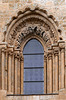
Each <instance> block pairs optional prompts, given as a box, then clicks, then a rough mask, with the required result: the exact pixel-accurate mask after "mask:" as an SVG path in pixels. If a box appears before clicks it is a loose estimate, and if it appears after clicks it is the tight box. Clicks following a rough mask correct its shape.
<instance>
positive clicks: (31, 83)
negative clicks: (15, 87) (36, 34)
mask: <svg viewBox="0 0 66 100" xmlns="http://www.w3.org/2000/svg"><path fill="white" fill-rule="evenodd" d="M23 55H24V87H23V89H24V94H44V49H43V46H42V45H41V43H40V42H39V41H38V40H36V39H31V40H29V41H28V42H27V44H26V45H25V47H24V50H23Z"/></svg>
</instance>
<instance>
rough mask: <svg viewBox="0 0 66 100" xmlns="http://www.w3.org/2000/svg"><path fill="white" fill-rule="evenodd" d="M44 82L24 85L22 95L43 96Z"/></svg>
mask: <svg viewBox="0 0 66 100" xmlns="http://www.w3.org/2000/svg"><path fill="white" fill-rule="evenodd" d="M43 93H44V82H29V83H24V94H43Z"/></svg>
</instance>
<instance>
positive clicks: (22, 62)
mask: <svg viewBox="0 0 66 100" xmlns="http://www.w3.org/2000/svg"><path fill="white" fill-rule="evenodd" d="M23 74H24V58H23V55H22V53H21V94H23V78H24V77H23Z"/></svg>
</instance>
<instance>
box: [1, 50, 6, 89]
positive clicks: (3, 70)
mask: <svg viewBox="0 0 66 100" xmlns="http://www.w3.org/2000/svg"><path fill="white" fill-rule="evenodd" d="M4 73H5V52H4V49H2V89H3V90H4V89H5V86H4V82H5V81H4V79H5V78H4V77H5V76H4V75H5V74H4Z"/></svg>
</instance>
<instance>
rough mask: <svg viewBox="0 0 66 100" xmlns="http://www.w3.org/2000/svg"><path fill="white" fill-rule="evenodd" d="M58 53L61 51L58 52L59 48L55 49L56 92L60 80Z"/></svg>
mask: <svg viewBox="0 0 66 100" xmlns="http://www.w3.org/2000/svg"><path fill="white" fill-rule="evenodd" d="M58 54H59V52H58V50H55V51H54V56H55V59H54V60H55V69H54V72H55V73H54V74H55V75H54V78H55V84H54V85H55V89H54V90H55V91H54V92H56V93H57V92H58V82H59V63H58V62H59V59H58Z"/></svg>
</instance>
